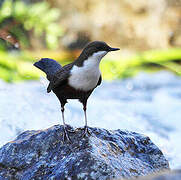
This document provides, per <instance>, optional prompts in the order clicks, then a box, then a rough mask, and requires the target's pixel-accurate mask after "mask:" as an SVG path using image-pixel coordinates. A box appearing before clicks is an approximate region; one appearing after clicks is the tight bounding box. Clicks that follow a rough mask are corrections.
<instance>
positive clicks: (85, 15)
mask: <svg viewBox="0 0 181 180" xmlns="http://www.w3.org/2000/svg"><path fill="white" fill-rule="evenodd" d="M180 29H181V1H180V0H159V1H158V0H151V1H149V2H147V1H145V0H135V1H134V2H133V1H131V0H118V1H116V2H114V3H113V2H110V1H108V0H104V1H100V2H97V1H95V0H92V1H88V0H85V1H83V2H82V1H81V0H77V1H76V2H75V1H73V0H69V1H64V0H61V1H59V0H47V1H38V0H21V1H20V0H6V1H5V0H1V1H0V78H2V79H4V80H5V81H8V82H14V81H20V80H26V79H37V78H38V77H39V76H40V73H39V71H36V70H35V68H33V67H32V62H33V61H35V60H38V59H39V58H41V57H50V58H54V59H56V60H59V61H60V62H61V61H62V63H63V64H64V63H68V62H70V61H72V60H73V59H75V58H76V57H77V56H78V55H79V53H80V50H81V49H82V48H83V47H84V46H85V45H86V44H87V43H88V42H89V41H93V40H102V41H106V42H107V43H108V44H110V45H111V46H115V47H120V48H121V51H120V53H119V55H118V54H117V53H116V54H114V55H115V56H108V57H106V60H107V61H104V62H103V63H102V65H101V68H102V71H103V77H104V79H110V80H112V79H117V78H124V77H129V76H132V75H134V74H136V73H137V72H139V71H140V70H144V71H155V70H160V69H162V68H166V69H167V70H169V71H173V72H175V73H177V74H178V75H179V74H180V72H181V71H180V70H181V67H180V66H179V64H180V58H181V51H180V49H179V48H180V46H181V30H180ZM112 55H113V54H112ZM41 75H42V74H41Z"/></svg>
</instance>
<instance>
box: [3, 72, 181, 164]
mask: <svg viewBox="0 0 181 180" xmlns="http://www.w3.org/2000/svg"><path fill="white" fill-rule="evenodd" d="M42 82H43V83H42ZM180 87H181V78H180V77H177V76H175V75H173V74H171V73H169V72H165V71H163V72H159V73H156V74H145V73H141V74H139V75H138V76H136V77H135V78H132V79H127V80H123V81H114V82H112V83H108V82H103V84H102V85H101V86H100V87H98V88H97V89H96V90H95V91H94V92H93V94H92V95H91V97H90V98H89V100H88V112H87V113H88V125H89V126H94V127H95V126H96V127H102V128H107V129H127V130H131V131H135V132H139V133H143V134H145V135H147V136H149V137H150V138H151V139H152V141H153V142H154V143H155V144H156V145H158V146H159V148H160V149H161V150H162V151H163V153H164V154H165V156H166V157H167V158H168V160H169V162H170V166H171V168H181V153H180V149H181V143H180V137H181V119H180V118H181V90H180V89H181V88H180ZM70 102H71V103H69V104H67V105H66V107H65V108H66V110H65V118H66V123H68V124H71V125H73V126H76V127H80V126H83V125H84V116H83V110H82V105H81V104H80V103H79V102H77V101H75V100H73V101H70ZM59 123H61V124H62V119H61V113H60V105H59V102H58V100H57V98H56V97H55V95H54V94H53V93H49V94H47V93H46V82H45V80H44V79H43V81H41V82H26V83H20V84H7V83H4V82H2V81H0V145H3V144H5V143H6V142H7V141H10V140H13V139H14V138H15V137H16V136H17V135H18V134H20V133H21V132H23V131H25V130H32V129H34V130H37V129H43V128H48V127H50V126H52V125H55V124H59Z"/></svg>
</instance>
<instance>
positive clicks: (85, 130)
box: [82, 126, 91, 137]
mask: <svg viewBox="0 0 181 180" xmlns="http://www.w3.org/2000/svg"><path fill="white" fill-rule="evenodd" d="M83 129H84V133H83V135H82V136H83V137H85V136H87V135H91V133H90V131H89V129H88V126H85V127H84V128H83Z"/></svg>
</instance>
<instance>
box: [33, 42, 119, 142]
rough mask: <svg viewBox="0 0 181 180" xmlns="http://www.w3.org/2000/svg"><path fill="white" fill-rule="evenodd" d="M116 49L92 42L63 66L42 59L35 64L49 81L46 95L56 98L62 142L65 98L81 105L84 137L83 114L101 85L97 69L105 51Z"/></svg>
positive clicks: (65, 135)
mask: <svg viewBox="0 0 181 180" xmlns="http://www.w3.org/2000/svg"><path fill="white" fill-rule="evenodd" d="M117 50H120V49H119V48H112V47H110V46H109V45H108V44H106V43H105V42H103V41H93V42H90V43H88V44H87V45H86V46H85V48H84V49H83V50H82V52H81V53H80V55H79V57H78V58H77V59H75V61H73V62H72V63H70V64H67V65H65V66H63V67H62V66H61V65H60V64H59V63H58V62H57V61H55V60H53V59H50V58H41V59H40V60H39V61H37V62H35V63H34V66H35V67H37V68H39V69H40V70H42V71H43V72H44V73H45V74H46V77H47V79H48V80H49V85H48V87H47V92H48V93H49V92H51V91H53V93H55V95H56V96H57V98H58V99H59V102H60V105H61V114H62V120H63V127H64V139H65V138H66V139H68V140H69V141H70V138H69V135H68V130H67V129H66V128H67V126H66V124H65V119H64V110H65V109H64V106H65V104H66V103H67V100H68V99H78V100H79V101H80V102H81V103H82V105H83V111H84V118H85V126H84V134H83V135H87V134H88V133H89V131H88V126H87V114H86V110H87V100H88V98H89V96H90V95H91V93H92V92H93V90H94V89H95V88H96V87H97V86H99V85H100V84H101V82H102V77H101V72H100V69H99V64H100V61H101V59H102V58H103V57H104V56H105V55H106V54H107V53H108V52H111V51H117Z"/></svg>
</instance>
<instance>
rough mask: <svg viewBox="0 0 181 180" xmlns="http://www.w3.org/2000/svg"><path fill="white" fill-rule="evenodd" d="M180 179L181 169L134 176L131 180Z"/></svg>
mask: <svg viewBox="0 0 181 180" xmlns="http://www.w3.org/2000/svg"><path fill="white" fill-rule="evenodd" d="M180 179H181V170H174V171H168V172H162V173H158V174H155V175H149V176H145V177H141V178H134V179H132V180H180ZM117 180H118V179H117Z"/></svg>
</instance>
